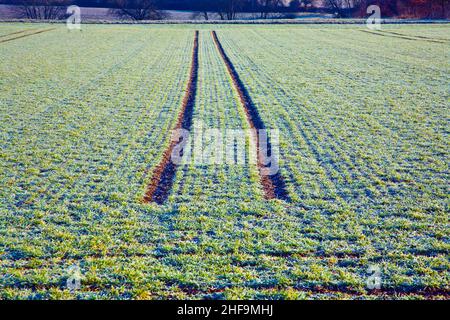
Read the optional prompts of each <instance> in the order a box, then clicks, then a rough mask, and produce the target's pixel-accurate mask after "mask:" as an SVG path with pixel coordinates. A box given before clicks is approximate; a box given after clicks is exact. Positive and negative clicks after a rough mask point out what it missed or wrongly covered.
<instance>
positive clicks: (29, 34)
mask: <svg viewBox="0 0 450 320" xmlns="http://www.w3.org/2000/svg"><path fill="white" fill-rule="evenodd" d="M55 29H56V28H49V29H43V30H39V31H36V32H33V33H27V34H23V35H20V36H17V37H14V38H9V39H5V40H0V43H4V42H8V41H12V40H17V39H21V38H25V37H28V36H33V35H35V34H39V33H43V32H47V31H52V30H55Z"/></svg>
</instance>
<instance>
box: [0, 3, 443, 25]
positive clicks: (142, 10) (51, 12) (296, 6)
mask: <svg viewBox="0 0 450 320" xmlns="http://www.w3.org/2000/svg"><path fill="white" fill-rule="evenodd" d="M0 3H6V4H14V5H17V6H18V8H20V10H21V13H22V15H23V16H24V17H25V18H28V19H45V20H53V19H61V18H63V17H64V15H65V7H66V6H68V5H72V4H75V5H78V6H80V7H107V8H110V10H111V11H110V12H111V13H112V14H114V15H116V16H117V17H118V18H124V19H132V20H161V19H167V18H170V17H169V16H168V14H167V10H186V11H192V12H194V14H193V18H197V19H198V18H203V19H205V20H212V19H214V20H217V19H219V20H235V19H239V18H240V15H241V14H242V13H247V14H250V15H247V16H249V17H250V18H253V19H268V18H290V17H293V13H297V12H302V11H303V12H305V11H306V12H307V11H322V12H328V13H332V14H333V15H334V16H335V17H341V18H346V17H347V18H348V17H365V16H367V12H366V9H367V7H368V6H370V5H373V4H375V5H378V6H379V7H380V9H381V13H382V16H383V17H400V18H434V19H436V18H448V16H449V12H450V10H449V4H450V0H0Z"/></svg>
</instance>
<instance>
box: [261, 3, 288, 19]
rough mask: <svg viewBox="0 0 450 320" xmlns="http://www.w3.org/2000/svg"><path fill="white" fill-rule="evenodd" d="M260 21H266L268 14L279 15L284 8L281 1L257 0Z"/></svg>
mask: <svg viewBox="0 0 450 320" xmlns="http://www.w3.org/2000/svg"><path fill="white" fill-rule="evenodd" d="M258 7H259V12H260V18H261V19H267V18H268V17H269V16H270V14H274V13H279V12H280V11H281V9H282V8H283V7H284V4H283V1H282V0H258Z"/></svg>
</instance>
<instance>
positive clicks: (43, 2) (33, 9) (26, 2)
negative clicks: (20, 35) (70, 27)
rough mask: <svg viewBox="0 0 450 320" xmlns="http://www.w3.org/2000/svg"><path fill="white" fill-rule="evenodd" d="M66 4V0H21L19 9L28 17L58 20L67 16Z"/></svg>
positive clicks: (20, 12) (22, 14) (21, 13)
mask: <svg viewBox="0 0 450 320" xmlns="http://www.w3.org/2000/svg"><path fill="white" fill-rule="evenodd" d="M65 4H66V1H65V0H21V1H20V4H19V6H18V7H17V10H18V12H19V14H20V15H21V16H23V17H24V18H27V19H33V20H58V19H62V18H64V16H65V13H66V7H65V6H64V5H65Z"/></svg>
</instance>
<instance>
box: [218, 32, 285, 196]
mask: <svg viewBox="0 0 450 320" xmlns="http://www.w3.org/2000/svg"><path fill="white" fill-rule="evenodd" d="M211 35H212V38H213V40H214V43H215V45H216V47H217V50H218V51H219V53H220V55H221V57H222V59H223V61H224V63H225V65H226V67H227V70H228V73H229V75H230V77H231V79H232V81H233V85H234V87H235V89H236V91H237V92H238V94H239V99H240V101H241V103H242V105H243V107H244V110H245V114H246V115H247V121H248V123H249V125H250V127H251V128H252V129H256V130H258V129H265V125H264V122H263V120H262V119H261V117H260V115H259V112H258V110H257V108H256V106H255V105H254V103H253V101H252V99H251V97H250V95H249V93H248V91H247V89H246V88H245V86H244V84H243V82H242V80H241V79H240V77H239V74H238V73H237V71H236V69H235V68H234V66H233V63H232V62H231V60H230V59H229V58H228V56H227V54H226V53H225V50H224V49H223V47H222V44H221V43H220V41H219V39H218V37H217V34H216V32H215V31H212V32H211ZM252 139H254V140H256V141H254V145H256V148H257V159H258V168H259V169H262V168H263V167H264V165H263V164H262V162H261V155H260V148H259V140H258V139H257V136H256V135H253V137H252ZM267 146H268V149H269V150H270V149H271V148H270V141H269V142H268V143H267ZM260 178H261V184H262V187H263V189H264V193H265V197H266V199H275V198H276V199H282V200H288V199H289V197H288V193H287V191H286V185H285V182H284V179H283V177H282V176H281V175H280V173H279V172H277V173H276V174H274V175H271V176H268V175H260Z"/></svg>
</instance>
